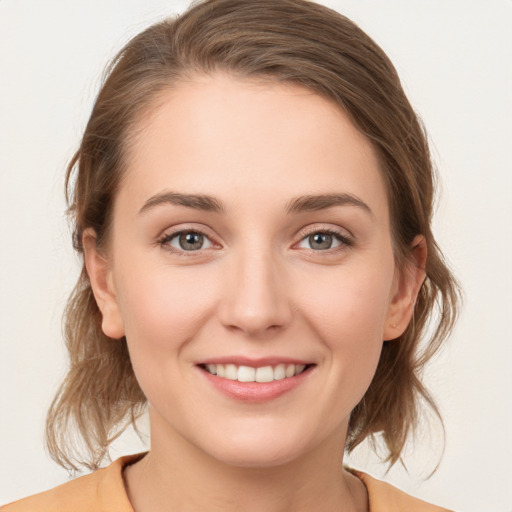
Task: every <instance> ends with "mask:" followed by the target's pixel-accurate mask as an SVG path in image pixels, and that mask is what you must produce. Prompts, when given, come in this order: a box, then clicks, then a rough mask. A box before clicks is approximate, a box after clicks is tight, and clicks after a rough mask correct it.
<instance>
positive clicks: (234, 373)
mask: <svg viewBox="0 0 512 512" xmlns="http://www.w3.org/2000/svg"><path fill="white" fill-rule="evenodd" d="M306 366H307V365H305V364H278V365H276V366H260V367H257V368H254V367H252V366H243V365H240V366H238V365H235V364H207V365H203V366H202V367H203V368H204V369H205V370H206V371H207V372H209V373H211V374H212V375H216V376H217V377H223V378H225V379H228V380H237V381H238V382H273V381H275V380H283V379H287V378H290V377H295V376H296V375H299V374H301V373H302V372H303V371H304V370H305V369H306Z"/></svg>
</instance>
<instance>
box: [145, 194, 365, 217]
mask: <svg viewBox="0 0 512 512" xmlns="http://www.w3.org/2000/svg"><path fill="white" fill-rule="evenodd" d="M165 204H174V205H178V206H185V207H187V208H194V209H196V210H204V211H209V212H216V213H223V212H224V211H225V208H224V206H223V205H222V203H221V202H220V201H219V200H218V199H216V198H215V197H212V196H208V195H205V194H181V193H178V192H163V193H161V194H156V195H154V196H152V197H150V198H149V199H148V200H147V201H146V202H145V203H144V205H143V206H142V208H141V209H140V210H139V213H143V212H145V211H147V210H151V209H153V208H155V207H156V206H160V205H165ZM334 206H356V207H358V208H361V209H363V210H365V211H366V212H367V213H369V214H370V215H371V216H372V217H375V216H374V214H373V212H372V210H371V208H370V207H369V206H368V205H367V204H366V203H365V202H364V201H362V200H361V199H359V198H358V197H357V196H354V195H353V194H319V195H305V196H299V197H296V198H294V199H292V200H291V201H290V202H289V203H288V205H287V206H286V213H287V214H291V213H301V212H307V211H317V210H325V209H327V208H332V207H334Z"/></svg>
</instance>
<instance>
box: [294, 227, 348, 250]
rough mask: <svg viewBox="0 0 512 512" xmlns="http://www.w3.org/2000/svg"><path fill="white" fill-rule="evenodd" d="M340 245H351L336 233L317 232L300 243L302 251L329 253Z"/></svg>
mask: <svg viewBox="0 0 512 512" xmlns="http://www.w3.org/2000/svg"><path fill="white" fill-rule="evenodd" d="M340 245H347V246H348V245H351V244H350V241H349V240H348V239H347V238H346V237H345V236H343V235H342V234H340V233H337V232H335V231H315V232H314V233H311V234H310V235H308V236H305V237H304V238H303V239H302V240H301V241H300V242H299V245H298V246H299V247H300V248H301V249H312V250H314V251H327V250H329V249H334V248H336V247H339V246H340Z"/></svg>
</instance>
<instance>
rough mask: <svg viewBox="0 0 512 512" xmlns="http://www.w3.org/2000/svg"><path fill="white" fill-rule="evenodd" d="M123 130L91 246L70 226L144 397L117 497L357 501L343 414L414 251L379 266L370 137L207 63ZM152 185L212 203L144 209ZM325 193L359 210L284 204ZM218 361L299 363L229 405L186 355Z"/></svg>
mask: <svg viewBox="0 0 512 512" xmlns="http://www.w3.org/2000/svg"><path fill="white" fill-rule="evenodd" d="M139 127H140V128H142V130H141V131H140V132H139V136H138V140H137V143H136V144H135V145H134V146H133V147H132V148H131V150H130V153H129V154H128V168H127V170H126V175H125V177H124V180H123V182H122V185H121V187H120V190H119V192H118V196H117V198H116V201H115V207H114V216H113V225H112V231H111V233H110V239H109V242H108V246H107V247H106V248H104V249H103V250H100V249H98V248H97V247H96V239H95V235H94V232H92V231H91V230H87V231H86V232H85V234H84V247H85V258H86V266H87V270H88V273H89V276H90V278H91V283H92V286H93V290H94V293H95V297H96V300H97V302H98V305H99V307H100V309H101V311H102V314H103V330H104V332H105V333H106V334H107V335H108V336H111V337H113V338H121V337H122V336H126V339H127V342H128V346H129V350H130V356H131V359H132V363H133V367H134V371H135V374H136V376H137V379H138V381H139V383H140V386H141V388H142V390H143V391H144V393H145V395H146V397H147V398H148V401H149V404H150V405H149V415H150V425H151V451H150V453H149V455H148V456H146V457H145V458H144V459H142V460H141V461H140V462H138V463H136V464H134V465H132V466H130V467H128V468H127V469H126V470H125V483H126V487H127V492H128V495H129V498H130V500H131V502H132V504H133V506H134V509H135V510H136V511H137V512H151V511H157V510H158V511H167V510H179V511H189V510H190V511H192V510H212V511H213V510H222V511H229V510H244V511H252V510H254V511H261V510H266V511H270V512H274V511H275V512H277V511H285V510H294V511H302V510H316V511H327V510H328V511H334V510H343V511H355V510H358V511H364V510H367V509H368V501H367V495H366V491H365V488H364V486H363V484H362V482H361V481H360V480H359V479H357V478H356V477H354V476H352V475H351V474H350V473H348V472H347V471H345V470H342V457H343V449H344V446H345V440H346V434H347V428H348V419H349V415H350V412H351V410H352V409H353V408H354V406H355V405H356V404H357V403H358V402H359V400H360V399H361V398H362V396H363V395H364V393H365V391H366V389H367V388H368V386H369V384H370V382H371V380H372V377H373V375H374V373H375V369H376V366H377V363H378V360H379V355H380V352H381V348H382V344H383V341H384V340H391V339H394V338H396V337H398V336H399V335H400V334H401V333H402V332H403V331H404V329H405V328H406V326H407V324H408V322H409V320H410V318H411V314H412V310H413V306H414V300H415V297H416V294H417V292H418V289H419V286H420V285H421V283H422V281H423V278H424V273H423V270H421V267H422V266H423V263H424V259H425V257H426V254H425V246H424V242H423V239H422V238H421V237H417V239H416V240H415V242H414V247H413V248H411V263H410V264H409V265H408V266H407V267H406V268H405V269H401V270H399V269H397V268H396V266H395V261H394V255H393V246H392V239H391V231H390V219H389V208H388V199H387V195H386V188H385V184H384V180H383V177H382V174H381V171H380V169H379V163H378V160H377V157H376V154H375V152H374V150H373V147H372V145H371V144H370V142H369V141H368V140H367V139H366V138H365V137H364V136H363V135H362V134H360V133H359V132H358V131H357V130H356V129H355V127H354V126H353V125H352V123H351V122H350V121H349V119H348V117H347V116H346V115H345V114H344V113H343V112H342V111H341V110H340V109H339V108H337V107H336V106H335V105H333V104H331V103H330V102H328V101H327V100H325V99H323V98H321V97H319V96H317V95H315V94H313V93H311V92H310V91H308V90H305V89H303V88H301V87H299V86H293V85H282V84H281V85H269V84H262V83H256V82H254V81H248V80H247V81H242V80H240V79H234V78H232V77H229V76H227V75H224V74H216V75H213V76H208V77H207V76H200V77H197V78H196V79H195V80H193V81H191V82H187V83H186V84H178V85H177V86H176V87H174V88H173V89H172V90H169V91H166V92H165V93H164V94H163V95H162V96H161V97H160V98H159V103H158V107H157V108H156V109H154V110H153V111H152V114H151V116H148V117H146V119H144V121H141V124H140V126H139ZM169 192H172V193H174V194H178V193H179V194H201V195H208V196H211V197H213V198H215V200H216V201H217V203H219V204H221V205H222V211H211V210H204V209H201V208H195V207H190V206H183V205H178V204H173V203H172V202H168V201H164V202H159V203H158V204H156V203H157V202H158V199H155V197H160V196H161V194H165V193H169ZM326 194H331V195H332V194H338V195H342V194H345V195H349V196H350V197H351V198H357V200H358V201H360V202H361V203H364V205H366V206H362V205H361V204H355V203H354V202H352V203H350V202H349V203H346V204H336V205H331V206H329V207H325V208H318V209H315V210H307V209H302V210H300V211H291V212H290V211H288V210H289V208H288V207H289V205H290V203H291V202H292V201H293V200H294V199H296V198H298V197H301V196H307V195H326ZM172 197H176V196H172ZM160 199H161V197H160ZM145 205H146V206H145ZM187 230H188V231H189V232H190V231H195V232H201V233H203V234H204V235H205V238H204V244H203V246H202V248H201V249H200V250H189V251H185V250H183V249H182V248H180V245H179V239H178V237H177V236H174V238H171V237H172V235H173V234H174V233H176V232H178V231H187ZM326 230H328V231H329V230H330V231H335V232H336V233H337V234H336V235H332V239H331V240H332V247H331V248H328V249H322V250H320V249H319V248H318V246H317V245H314V244H313V245H312V239H311V238H309V237H310V235H312V234H313V233H317V234H320V235H321V234H322V233H325V232H326ZM166 236H167V238H166V239H165V237H166ZM338 237H340V238H338ZM324 240H325V239H324ZM328 241H329V239H328V238H327V242H328ZM226 356H230V357H231V356H245V357H251V358H258V357H276V358H280V357H281V358H283V357H293V358H299V359H301V360H305V361H308V362H311V363H313V364H314V365H315V366H314V367H313V368H312V369H311V371H309V373H308V374H307V376H305V378H304V379H303V381H302V383H301V384H300V385H299V386H297V387H296V388H294V389H293V390H291V391H289V392H288V393H285V394H284V395H282V396H280V397H278V398H275V399H273V400H266V401H263V402H257V403H246V402H244V401H241V400H236V399H233V398H230V397H227V396H225V395H223V394H222V393H220V392H219V391H218V390H217V389H215V388H214V387H213V386H212V385H211V384H210V383H209V382H208V380H207V379H206V378H205V377H204V372H203V370H201V369H200V368H199V367H198V366H197V363H198V362H199V361H204V360H205V359H208V358H216V357H226Z"/></svg>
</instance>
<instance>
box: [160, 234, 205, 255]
mask: <svg viewBox="0 0 512 512" xmlns="http://www.w3.org/2000/svg"><path fill="white" fill-rule="evenodd" d="M160 243H161V244H162V245H164V244H166V245H170V246H171V247H172V248H174V249H178V250H180V251H189V252H190V251H200V250H202V249H208V248H210V247H211V246H212V242H211V241H210V239H209V238H208V237H207V236H206V235H204V234H203V233H199V232H198V231H178V232H177V233H173V234H171V235H167V236H166V237H164V239H163V240H162V241H161V242H160Z"/></svg>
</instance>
